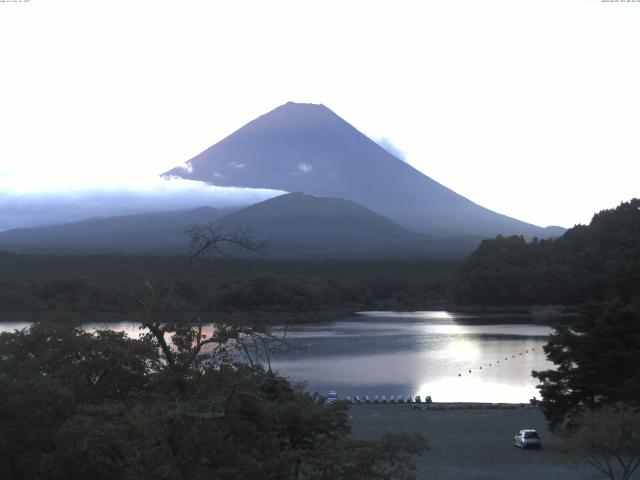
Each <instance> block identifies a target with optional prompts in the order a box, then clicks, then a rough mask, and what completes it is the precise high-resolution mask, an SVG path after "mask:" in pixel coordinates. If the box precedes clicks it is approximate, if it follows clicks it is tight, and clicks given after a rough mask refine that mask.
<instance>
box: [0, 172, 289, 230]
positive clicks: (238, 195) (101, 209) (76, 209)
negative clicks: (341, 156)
mask: <svg viewBox="0 0 640 480" xmlns="http://www.w3.org/2000/svg"><path fill="white" fill-rule="evenodd" d="M6 178H7V177H5V178H2V179H1V181H0V211H1V212H2V215H1V216H0V231H5V230H10V229H13V228H24V227H35V226H42V225H52V224H58V223H67V222H74V221H78V220H82V219H85V218H89V217H97V216H99V217H107V216H113V215H129V214H135V213H144V212H151V211H162V210H183V209H190V208H197V207H201V206H213V207H230V206H239V205H250V204H253V203H256V202H260V201H262V200H266V199H268V198H271V197H274V196H277V195H280V194H282V193H284V192H280V191H277V190H267V189H251V188H234V187H217V186H212V185H207V184H205V183H201V182H196V181H191V180H183V179H170V180H165V179H160V178H158V179H153V180H150V181H148V182H147V183H145V184H142V185H141V184H136V185H119V186H118V185H116V186H112V187H104V186H97V187H93V188H92V187H62V188H56V187H54V186H52V187H51V188H49V189H48V190H39V191H34V190H28V189H22V188H20V187H19V186H16V185H10V184H9V182H7V181H6Z"/></svg>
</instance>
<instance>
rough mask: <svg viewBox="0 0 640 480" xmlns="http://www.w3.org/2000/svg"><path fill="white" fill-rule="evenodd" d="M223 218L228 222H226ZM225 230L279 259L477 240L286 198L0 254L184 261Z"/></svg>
mask: <svg viewBox="0 0 640 480" xmlns="http://www.w3.org/2000/svg"><path fill="white" fill-rule="evenodd" d="M225 213H227V214H228V215H226V216H223V214H225ZM196 224H198V225H214V226H215V227H217V228H218V227H219V228H221V229H223V230H226V231H233V230H236V229H238V228H240V229H248V230H250V231H251V233H252V235H253V237H255V239H256V240H259V241H266V242H268V244H269V248H268V250H267V252H266V254H267V255H268V256H270V257H277V258H285V257H286V258H367V257H408V256H421V257H425V256H426V257H433V258H435V257H437V258H456V257H462V256H464V255H466V254H468V253H470V252H471V251H472V250H473V249H474V248H475V247H476V246H477V245H478V243H479V242H480V238H476V237H451V238H440V237H429V236H426V235H421V234H418V233H415V232H412V231H410V230H408V229H406V228H404V227H401V226H400V225H398V224H396V223H394V222H392V221H391V220H389V219H388V218H386V217H384V216H382V215H380V214H378V213H375V212H373V211H371V210H369V209H367V208H365V207H363V206H361V205H358V204H357V203H354V202H352V201H349V200H343V199H338V198H330V197H319V196H313V195H307V194H303V193H289V194H285V195H281V196H279V197H275V198H272V199H270V200H266V201H264V202H260V203H257V204H254V205H251V206H249V207H246V208H243V209H241V210H237V211H235V212H232V213H229V211H221V210H216V209H213V208H209V207H203V208H198V209H195V210H189V211H176V212H159V213H149V214H144V215H129V216H122V217H107V218H90V219H87V220H83V221H80V222H76V223H69V224H64V225H56V226H49V227H38V228H29V229H18V230H11V231H8V232H3V233H0V249H4V250H8V251H12V252H20V253H56V254H64V253H70V254H87V253H137V254H181V253H185V252H187V251H188V247H189V237H188V235H186V234H185V231H186V230H187V229H188V228H189V227H190V226H192V225H196Z"/></svg>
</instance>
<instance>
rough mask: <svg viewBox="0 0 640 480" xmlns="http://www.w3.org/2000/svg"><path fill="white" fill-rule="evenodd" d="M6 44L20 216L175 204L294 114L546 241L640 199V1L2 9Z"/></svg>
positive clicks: (0, 34)
mask: <svg viewBox="0 0 640 480" xmlns="http://www.w3.org/2000/svg"><path fill="white" fill-rule="evenodd" d="M0 45H1V47H0V68H1V69H2V70H1V74H0V206H2V207H3V208H8V207H7V205H9V202H8V201H7V199H11V198H15V197H20V196H24V195H31V196H33V195H39V194H46V195H51V194H52V193H58V192H62V193H64V192H66V191H67V190H69V189H71V190H73V191H75V192H77V191H78V190H82V189H92V190H96V189H97V190H104V191H110V190H119V191H121V190H123V189H125V190H126V189H129V190H136V189H141V190H145V189H147V190H148V189H154V188H164V187H157V185H158V182H160V180H158V179H157V175H158V174H160V173H161V172H163V171H165V170H167V169H169V168H171V167H173V166H175V165H178V164H180V163H183V162H184V161H186V160H188V159H189V158H191V157H192V156H194V155H195V154H197V153H199V152H200V151H202V150H204V149H205V148H207V147H208V146H210V145H212V144H214V143H215V142H217V141H219V140H221V139H222V138H223V137H224V136H226V135H228V134H229V133H231V132H233V131H234V130H236V129H237V128H239V127H241V126H242V125H244V124H245V123H246V122H248V121H250V120H252V119H253V118H255V117H256V116H258V115H260V114H263V113H266V112H267V111H269V110H271V109H273V108H275V107H277V106H278V105H280V104H282V103H285V102H287V101H290V100H291V101H296V102H312V103H323V104H325V105H326V106H328V107H329V108H331V109H332V110H334V111H335V112H336V113H337V114H338V115H340V116H342V117H343V118H344V119H345V120H347V121H348V122H350V123H351V124H352V125H354V126H355V127H356V128H358V129H359V130H360V131H362V132H363V133H365V134H367V135H369V136H370V137H371V138H373V139H376V140H379V139H382V138H383V139H385V140H384V141H385V142H386V143H387V144H391V145H392V146H393V147H394V148H395V149H397V150H399V151H400V152H401V153H402V155H403V156H404V159H405V160H406V161H407V162H408V163H410V164H411V165H413V166H414V167H416V168H417V169H419V170H421V171H422V172H423V173H425V174H426V175H428V176H430V177H431V178H433V179H435V180H437V181H439V182H440V183H442V184H444V185H446V186H447V187H449V188H451V189H453V190H455V191H456V192H458V193H460V194H462V195H464V196H466V197H467V198H469V199H471V200H473V201H475V202H476V203H479V204H481V205H483V206H485V207H488V208H490V209H492V210H495V211H497V212H500V213H504V214H507V215H510V216H513V217H516V218H518V219H521V220H525V221H528V222H532V223H535V224H538V225H542V226H545V225H551V224H557V225H563V226H567V227H569V226H572V225H574V224H575V223H578V222H582V223H585V222H588V221H589V220H590V218H591V216H592V214H593V213H594V212H595V211H597V210H600V209H604V208H610V207H614V206H615V205H617V204H618V203H620V202H621V201H626V200H629V199H630V198H632V197H634V196H640V54H639V50H638V48H639V46H640V2H629V3H626V2H623V3H620V2H618V3H614V2H602V1H600V0H590V1H589V0H553V1H551V0H549V1H547V0H528V1H520V0H505V1H489V0H484V1H479V0H468V1H467V0H455V1H450V0H439V1H426V0H422V1H415V2H406V1H404V2H403V1H398V0H394V1H371V0H369V1H362V2H358V1H348V2H347V1H327V0H324V1H313V2H312V1H302V0H296V1H290V2H283V1H277V0H276V1H274V0H271V1H255V2H254V1H227V2H224V1H218V2H212V1H204V0H203V1H189V0H173V1H162V0H137V1H125V0H108V1H107V0H104V1H93V0H77V1H72V0H30V1H28V2H26V1H24V0H23V1H22V2H2V1H0ZM3 198H4V203H3V202H2V200H3ZM1 215H2V214H1V213H0V216H1Z"/></svg>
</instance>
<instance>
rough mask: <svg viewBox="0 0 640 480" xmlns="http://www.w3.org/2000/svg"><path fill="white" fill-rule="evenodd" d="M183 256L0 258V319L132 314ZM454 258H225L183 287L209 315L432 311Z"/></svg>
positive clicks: (442, 297)
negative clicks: (140, 287)
mask: <svg viewBox="0 0 640 480" xmlns="http://www.w3.org/2000/svg"><path fill="white" fill-rule="evenodd" d="M183 261H184V257H154V256H148V257H145V256H117V255H99V256H86V257H83V256H27V255H12V254H5V255H0V316H3V317H5V318H12V317H13V318H15V317H19V316H22V317H27V318H37V317H40V318H42V317H43V316H44V315H46V314H57V313H64V314H67V317H68V314H72V315H75V317H76V318H78V319H83V318H92V317H100V316H104V315H112V314H116V315H120V314H125V315H127V314H131V313H132V312H134V311H135V309H136V307H137V306H136V304H135V302H134V301H133V300H132V299H131V298H130V297H129V296H127V295H126V294H124V293H123V292H124V290H125V289H127V288H130V287H131V286H133V285H135V284H136V283H137V282H139V281H140V279H141V278H147V279H151V280H153V281H154V282H156V283H157V284H158V285H159V287H162V285H163V284H164V285H165V286H166V284H167V282H168V281H169V280H168V278H169V277H170V272H172V271H174V270H175V269H176V268H178V266H179V265H180V264H181V262H183ZM454 265H455V264H453V263H447V262H430V261H426V260H425V261H406V260H372V261H354V260H341V261H338V260H336V261H326V260H325V261H319V260H318V261H314V260H299V261H296V260H272V259H253V260H247V259H218V260H217V261H216V262H215V263H214V264H212V263H206V262H203V263H202V264H198V265H195V266H194V268H193V271H192V273H191V274H190V275H189V277H187V278H183V279H181V281H180V283H179V285H178V286H177V288H179V289H180V292H181V294H182V295H183V296H184V297H185V298H189V300H190V301H191V302H193V303H195V304H196V305H197V306H198V308H199V309H200V311H202V312H209V313H212V312H233V311H261V312H310V311H318V310H336V309H364V308H426V307H428V306H430V305H442V304H444V303H446V302H448V301H449V292H450V281H451V276H452V272H453V269H454Z"/></svg>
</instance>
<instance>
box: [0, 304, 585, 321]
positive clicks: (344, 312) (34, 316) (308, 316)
mask: <svg viewBox="0 0 640 480" xmlns="http://www.w3.org/2000/svg"><path fill="white" fill-rule="evenodd" d="M387 307H388V306H387ZM376 308H379V307H373V306H371V307H366V308H360V307H358V306H352V307H343V308H331V309H326V310H310V311H304V312H293V311H274V312H269V311H264V310H247V311H218V312H201V315H202V317H203V318H207V317H210V318H211V319H212V321H214V317H216V318H220V317H223V318H225V317H233V316H237V315H240V316H250V317H252V318H255V319H258V320H260V321H262V322H264V323H266V324H269V325H279V324H280V325H281V324H299V325H304V324H314V323H326V322H332V321H336V320H339V319H341V317H355V316H359V315H362V314H366V312H371V311H382V312H389V313H393V312H396V313H399V314H402V313H413V312H437V311H445V312H449V313H452V314H456V313H459V314H467V315H478V316H485V315H487V316H490V315H499V316H505V317H507V316H510V315H515V316H519V317H520V316H521V317H527V318H529V319H530V321H528V322H525V323H531V324H553V323H565V322H570V321H572V320H573V319H575V318H576V316H577V315H578V313H577V309H576V307H571V306H560V305H546V306H545V305H530V306H504V305H501V306H477V305H476V306H470V305H447V306H445V305H442V306H432V307H430V308H423V309H420V308H419V307H415V308H413V309H411V307H406V309H395V308H384V309H380V310H376ZM136 316H137V312H89V313H83V312H77V311H69V312H65V311H28V312H25V311H19V312H4V313H0V323H11V322H37V321H56V320H57V319H60V320H62V321H64V322H68V323H72V324H82V323H119V322H134V321H136V318H135V317H136ZM204 322H205V323H210V322H208V321H207V320H204Z"/></svg>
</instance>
